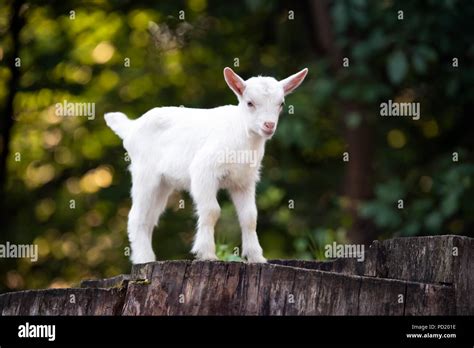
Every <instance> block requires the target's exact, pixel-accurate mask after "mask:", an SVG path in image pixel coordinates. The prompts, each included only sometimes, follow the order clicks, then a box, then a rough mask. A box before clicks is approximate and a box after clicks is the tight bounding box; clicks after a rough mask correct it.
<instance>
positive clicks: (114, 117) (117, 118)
mask: <svg viewBox="0 0 474 348" xmlns="http://www.w3.org/2000/svg"><path fill="white" fill-rule="evenodd" d="M104 118H105V122H106V123H107V126H109V127H110V128H111V129H112V130H113V131H114V132H115V133H116V134H117V135H118V136H119V137H120V138H122V139H125V137H126V135H127V134H128V132H129V130H130V126H131V124H132V122H133V121H132V120H130V119H129V118H128V117H127V115H125V114H124V113H122V112H109V113H107V114H105V115H104Z"/></svg>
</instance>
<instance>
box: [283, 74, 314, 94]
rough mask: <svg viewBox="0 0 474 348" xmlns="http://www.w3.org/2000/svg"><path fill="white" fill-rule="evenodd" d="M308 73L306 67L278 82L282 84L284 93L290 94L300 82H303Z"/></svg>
mask: <svg viewBox="0 0 474 348" xmlns="http://www.w3.org/2000/svg"><path fill="white" fill-rule="evenodd" d="M307 74H308V68H304V69H303V70H301V71H300V72H297V73H296V74H294V75H291V76H289V77H287V78H286V79H284V80H281V81H280V83H281V85H282V86H283V90H284V91H285V95H287V94H290V93H291V92H293V91H294V90H295V89H296V88H297V87H298V86H299V85H301V82H303V80H304V78H305V77H306V75H307Z"/></svg>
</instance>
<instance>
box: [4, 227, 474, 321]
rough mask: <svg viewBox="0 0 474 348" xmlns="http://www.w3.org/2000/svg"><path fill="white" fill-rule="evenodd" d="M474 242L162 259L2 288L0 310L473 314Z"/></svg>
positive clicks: (434, 240) (413, 241)
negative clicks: (93, 275) (321, 254)
mask: <svg viewBox="0 0 474 348" xmlns="http://www.w3.org/2000/svg"><path fill="white" fill-rule="evenodd" d="M473 250H474V239H472V238H468V237H460V236H453V235H449V236H434V237H413V238H396V239H390V240H386V241H382V242H378V241H375V242H374V243H373V244H372V246H371V247H370V248H368V249H367V250H366V252H365V260H364V261H363V262H358V261H357V260H356V259H349V258H345V259H335V260H331V261H300V260H272V261H269V262H268V263H266V264H247V263H242V262H221V261H189V260H183V261H161V262H153V263H148V264H142V265H135V266H133V267H132V272H131V274H130V275H119V276H117V277H114V278H108V279H99V280H86V281H83V282H82V283H81V287H80V288H71V289H48V290H28V291H19V292H12V293H7V294H3V295H0V314H1V315H472V314H474V296H473V295H472V294H473V291H474V274H473V273H474V267H473Z"/></svg>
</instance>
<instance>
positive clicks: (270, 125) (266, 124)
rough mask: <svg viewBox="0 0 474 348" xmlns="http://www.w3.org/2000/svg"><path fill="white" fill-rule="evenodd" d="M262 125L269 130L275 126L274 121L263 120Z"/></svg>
mask: <svg viewBox="0 0 474 348" xmlns="http://www.w3.org/2000/svg"><path fill="white" fill-rule="evenodd" d="M263 125H264V126H265V128H267V129H269V130H273V128H275V122H264V123H263Z"/></svg>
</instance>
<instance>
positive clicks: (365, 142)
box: [309, 0, 375, 245]
mask: <svg viewBox="0 0 474 348" xmlns="http://www.w3.org/2000/svg"><path fill="white" fill-rule="evenodd" d="M309 8H310V14H311V15H310V17H311V18H312V22H313V23H314V25H313V36H314V37H315V39H316V40H315V41H316V42H317V43H318V44H319V47H320V48H321V49H322V51H323V52H325V54H326V55H327V56H328V57H329V60H330V63H331V68H332V71H333V72H334V74H335V75H336V74H338V73H339V72H340V71H341V68H342V58H343V54H342V52H341V50H340V48H339V47H338V46H337V45H336V44H335V42H336V41H335V35H334V30H333V25H332V22H331V14H330V12H329V8H328V4H327V2H326V1H324V0H318V1H312V0H310V1H309ZM340 104H341V110H342V111H343V114H344V115H343V117H344V122H343V123H344V127H345V129H344V133H343V136H344V139H345V141H346V144H347V152H348V153H349V162H347V164H346V173H345V180H344V186H343V187H344V189H343V190H344V196H346V197H347V198H348V199H349V204H348V206H347V208H346V209H347V211H348V213H349V214H350V215H351V217H352V226H351V228H350V229H349V231H348V239H349V240H350V241H351V242H352V243H363V244H366V245H368V244H369V243H370V242H371V241H372V240H373V239H374V238H375V227H374V224H373V223H372V221H371V220H367V219H364V218H362V217H360V216H359V214H358V207H359V205H360V203H361V202H362V201H364V200H366V199H370V198H371V197H372V195H373V182H372V176H373V169H372V161H373V151H372V149H373V144H372V138H373V133H372V129H371V127H370V125H369V124H368V122H367V119H366V116H365V115H364V108H363V106H362V105H358V104H356V103H355V102H353V103H348V102H341V103H340ZM354 111H357V112H358V114H359V115H360V117H361V118H362V121H361V122H360V124H359V125H358V126H357V127H352V128H351V127H348V126H347V124H348V122H345V121H346V120H345V118H347V117H348V116H349V115H350V114H351V113H352V112H354Z"/></svg>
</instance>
